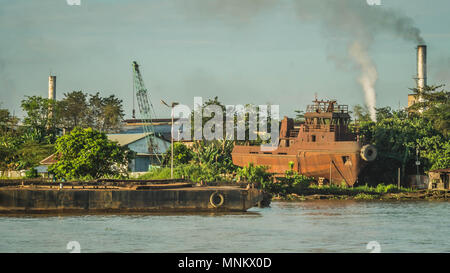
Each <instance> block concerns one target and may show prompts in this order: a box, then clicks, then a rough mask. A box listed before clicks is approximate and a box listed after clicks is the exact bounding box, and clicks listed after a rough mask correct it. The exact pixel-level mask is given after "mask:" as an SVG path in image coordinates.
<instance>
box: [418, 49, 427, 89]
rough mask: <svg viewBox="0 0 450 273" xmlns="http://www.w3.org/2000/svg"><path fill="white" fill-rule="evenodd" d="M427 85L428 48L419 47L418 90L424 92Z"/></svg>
mask: <svg viewBox="0 0 450 273" xmlns="http://www.w3.org/2000/svg"><path fill="white" fill-rule="evenodd" d="M426 85H427V46H426V45H419V46H418V47H417V89H419V90H423V88H424V87H425V86H426Z"/></svg>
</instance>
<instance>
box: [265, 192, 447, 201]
mask: <svg viewBox="0 0 450 273" xmlns="http://www.w3.org/2000/svg"><path fill="white" fill-rule="evenodd" d="M449 197H450V190H418V191H411V192H397V193H375V192H372V193H357V194H353V195H352V194H326V193H323V194H321V193H313V194H308V193H305V194H301V193H300V194H298V193H290V194H284V195H280V194H275V195H272V201H311V200H356V201H358V200H361V201H420V200H422V201H423V200H429V201H449Z"/></svg>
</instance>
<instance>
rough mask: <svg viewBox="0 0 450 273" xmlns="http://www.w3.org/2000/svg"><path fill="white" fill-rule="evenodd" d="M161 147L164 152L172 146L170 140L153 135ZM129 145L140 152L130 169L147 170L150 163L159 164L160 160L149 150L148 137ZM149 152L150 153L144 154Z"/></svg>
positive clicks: (161, 151) (161, 152)
mask: <svg viewBox="0 0 450 273" xmlns="http://www.w3.org/2000/svg"><path fill="white" fill-rule="evenodd" d="M153 140H154V141H156V143H157V145H158V147H159V153H160V154H164V153H165V152H166V151H167V150H168V149H169V148H170V142H168V141H165V140H162V139H160V138H158V137H156V138H155V137H153ZM127 147H128V148H129V149H130V150H132V151H134V152H136V153H138V154H139V155H136V157H135V158H134V159H133V161H132V162H131V164H130V171H132V172H146V171H148V169H149V166H150V165H159V161H158V160H157V158H156V157H155V156H154V155H150V154H149V152H148V142H147V139H146V138H142V139H139V140H137V141H135V142H133V143H130V144H128V145H127ZM142 154H148V155H142Z"/></svg>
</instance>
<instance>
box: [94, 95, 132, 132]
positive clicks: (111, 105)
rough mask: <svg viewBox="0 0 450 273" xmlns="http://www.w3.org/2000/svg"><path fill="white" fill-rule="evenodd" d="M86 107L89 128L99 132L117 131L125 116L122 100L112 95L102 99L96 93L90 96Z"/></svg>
mask: <svg viewBox="0 0 450 273" xmlns="http://www.w3.org/2000/svg"><path fill="white" fill-rule="evenodd" d="M88 107H89V115H88V116H87V117H86V119H87V122H88V125H89V126H90V127H92V128H93V129H95V130H98V131H101V132H117V131H119V129H120V126H121V122H122V119H123V117H124V115H125V114H124V111H123V106H122V100H120V99H118V98H116V97H115V96H114V95H111V96H109V97H106V98H102V97H100V94H99V93H98V92H97V93H96V94H95V95H90V98H89V105H88Z"/></svg>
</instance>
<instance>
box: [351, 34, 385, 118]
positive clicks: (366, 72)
mask: <svg viewBox="0 0 450 273" xmlns="http://www.w3.org/2000/svg"><path fill="white" fill-rule="evenodd" d="M349 54H350V57H351V58H352V59H353V61H354V62H355V63H356V64H357V65H358V66H359V69H360V70H361V75H360V77H359V79H358V80H359V83H360V84H361V86H362V88H363V90H364V95H365V100H366V105H367V108H368V109H369V114H370V118H371V119H372V120H373V121H376V111H375V106H376V96H375V82H376V81H377V79H378V73H377V69H376V67H375V65H374V64H373V62H372V59H371V58H370V56H369V54H368V52H367V47H365V46H364V45H363V44H362V43H361V42H360V41H354V42H353V43H352V44H351V46H350V47H349Z"/></svg>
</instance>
